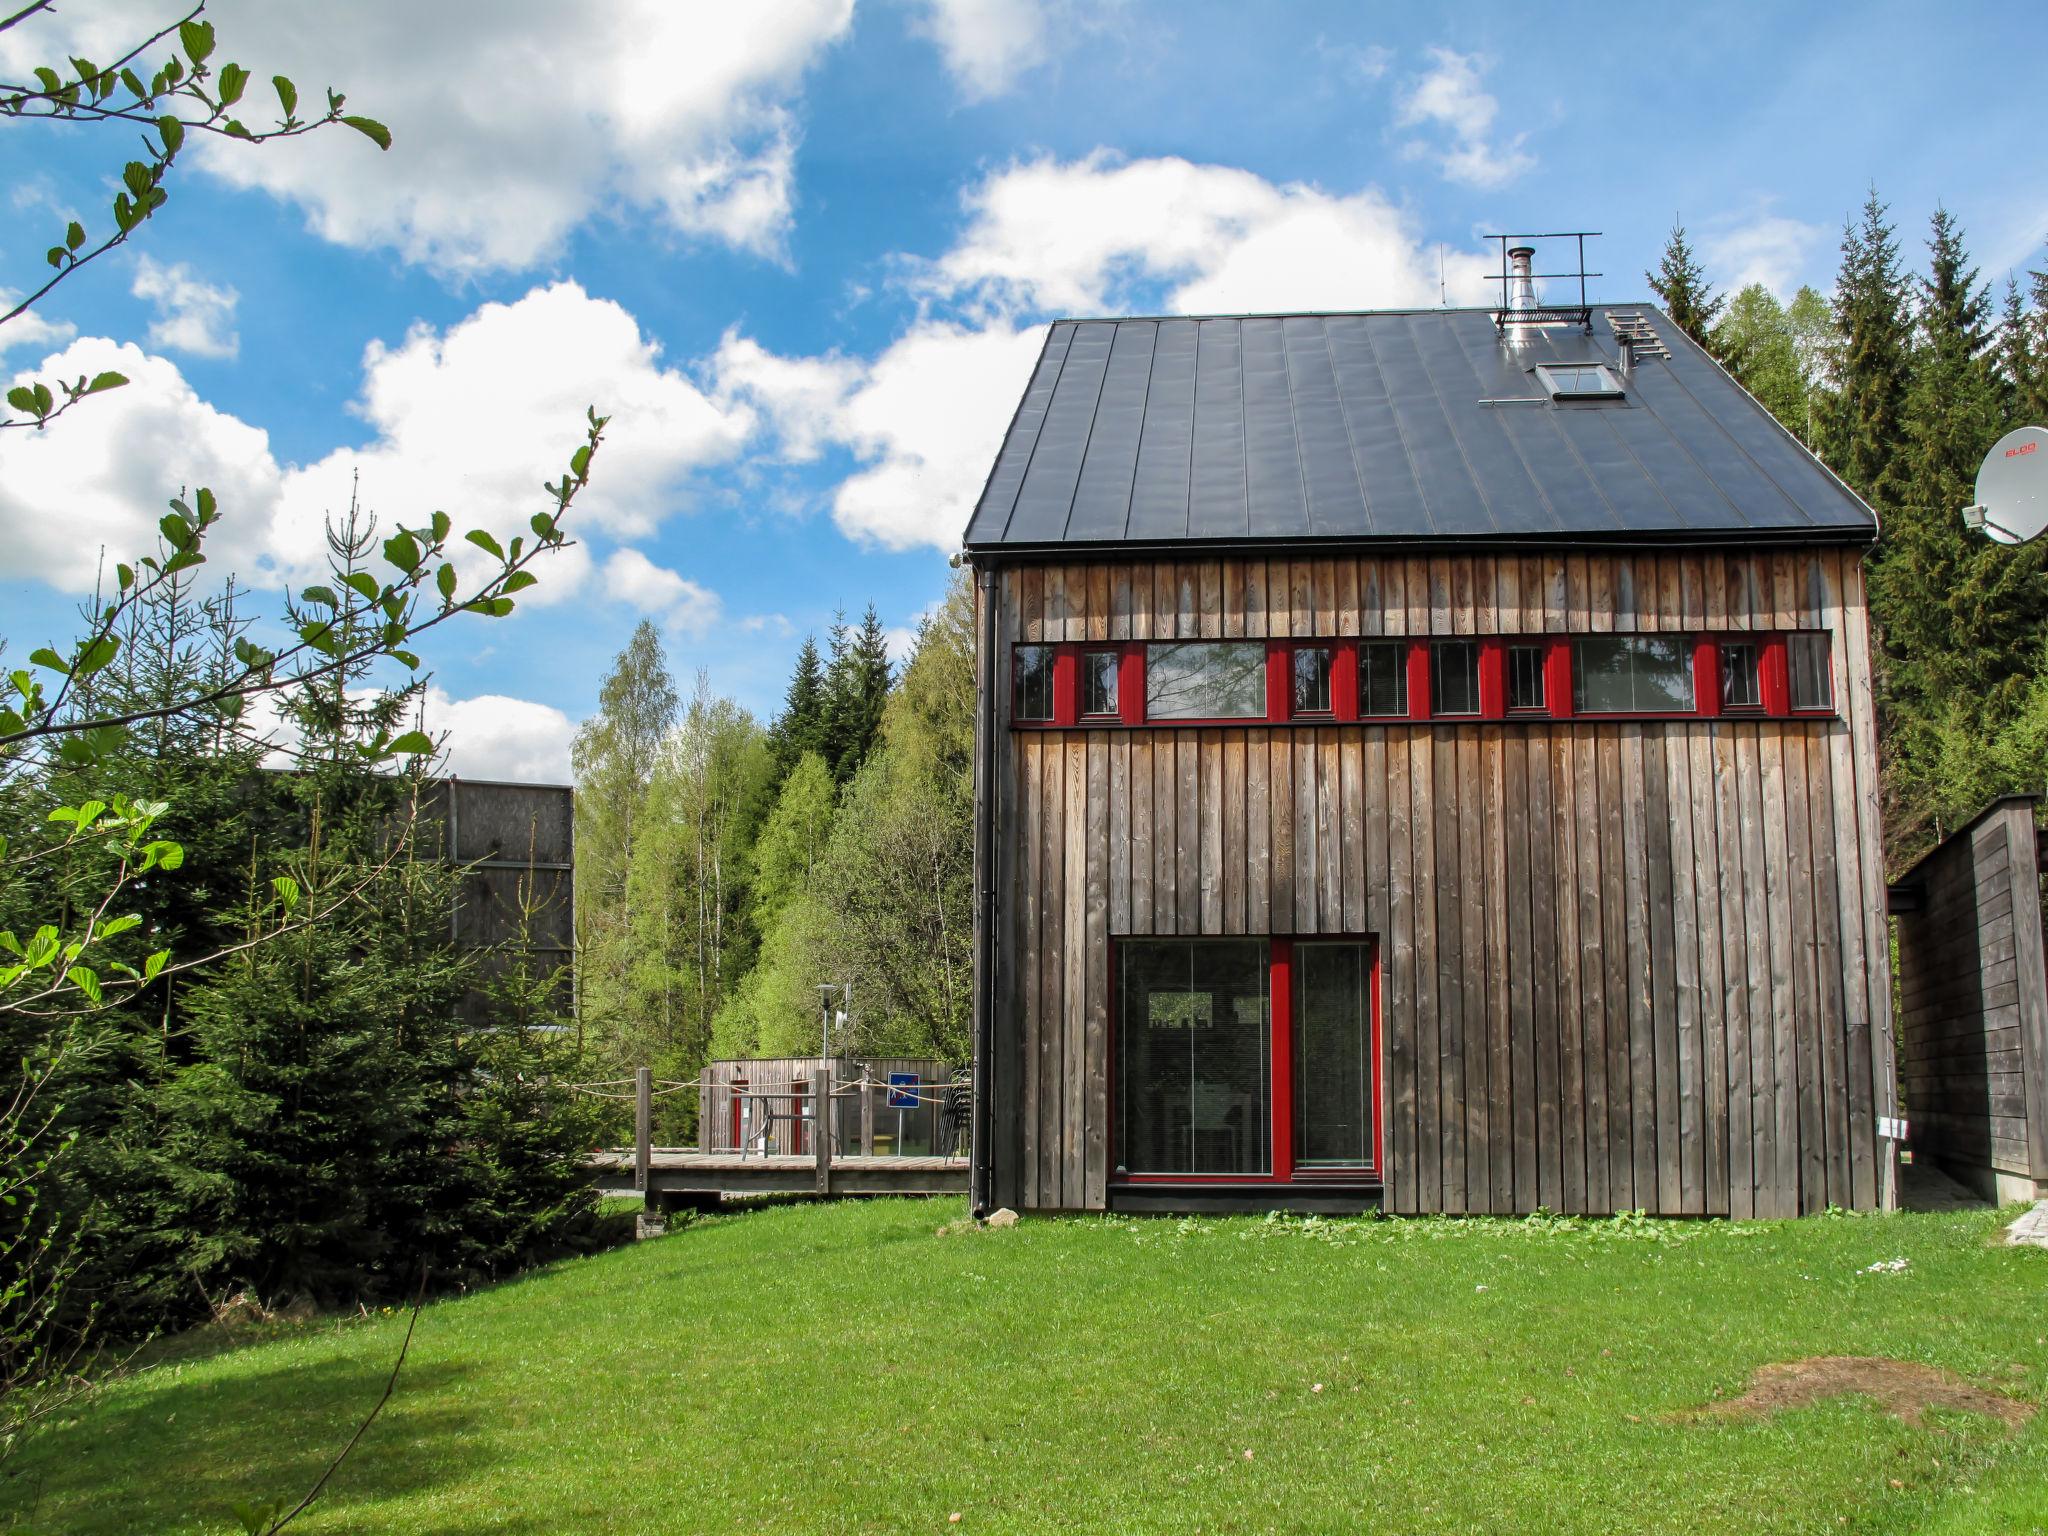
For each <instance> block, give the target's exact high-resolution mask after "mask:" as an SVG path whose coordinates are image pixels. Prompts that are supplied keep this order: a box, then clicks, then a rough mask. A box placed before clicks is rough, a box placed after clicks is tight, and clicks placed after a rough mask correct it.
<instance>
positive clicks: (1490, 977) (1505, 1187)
mask: <svg viewBox="0 0 2048 1536" xmlns="http://www.w3.org/2000/svg"><path fill="white" fill-rule="evenodd" d="M1479 757H1480V763H1481V779H1482V784H1481V789H1480V796H1481V809H1482V812H1483V829H1484V830H1483V838H1484V843H1485V848H1486V859H1485V865H1486V1129H1487V1138H1486V1141H1487V1152H1488V1158H1487V1161H1488V1164H1489V1167H1488V1177H1489V1178H1490V1179H1491V1180H1492V1196H1491V1201H1490V1207H1491V1209H1493V1210H1495V1211H1511V1210H1513V1209H1514V1200H1515V1119H1514V1117H1515V1092H1514V1081H1515V1079H1514V1044H1513V1035H1512V1033H1511V1029H1512V1020H1511V1006H1510V997H1509V985H1508V962H1509V958H1510V956H1509V953H1508V907H1509V905H1510V901H1511V897H1510V894H1509V888H1508V869H1507V828H1506V817H1507V783H1506V769H1505V766H1504V764H1503V763H1502V761H1501V758H1502V750H1501V739H1500V731H1499V729H1498V728H1491V729H1489V730H1487V731H1484V732H1482V734H1481V736H1480V741H1479Z"/></svg>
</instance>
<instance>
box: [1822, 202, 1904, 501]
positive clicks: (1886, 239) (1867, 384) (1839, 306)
mask: <svg viewBox="0 0 2048 1536" xmlns="http://www.w3.org/2000/svg"><path fill="white" fill-rule="evenodd" d="M1886 215H1887V209H1886V207H1885V205H1884V203H1883V202H1882V201H1880V200H1879V198H1878V195H1877V190H1876V188H1874V187H1873V188H1872V189H1871V192H1870V196H1869V198H1868V199H1867V200H1866V201H1865V202H1864V204H1863V216H1862V221H1861V222H1860V223H1856V222H1853V221H1852V222H1851V223H1849V224H1848V225H1846V226H1845V227H1844V228H1843V230H1842V266H1841V271H1840V273H1839V275H1838V276H1837V277H1836V280H1835V296H1834V314H1835V330H1836V334H1837V336H1838V338H1839V350H1838V352H1837V353H1836V357H1835V374H1836V376H1835V378H1834V379H1833V381H1832V383H1833V390H1832V392H1831V394H1830V395H1829V397H1828V401H1827V407H1828V408H1827V409H1826V411H1825V412H1823V413H1822V415H1821V417H1820V419H1819V421H1818V422H1817V424H1816V425H1817V428H1818V432H1817V436H1818V439H1819V442H1818V447H1819V450H1820V455H1821V457H1822V458H1823V459H1825V460H1826V461H1827V463H1828V466H1829V468H1831V469H1833V470H1834V471H1835V473H1836V474H1838V475H1840V476H1841V477H1842V478H1843V479H1844V480H1845V481H1847V482H1848V484H1849V486H1850V488H1851V489H1852V490H1854V491H1855V492H1856V493H1857V494H1858V495H1860V496H1862V497H1863V499H1864V500H1865V501H1868V502H1870V503H1871V504H1872V505H1873V506H1875V507H1877V508H1878V509H1879V511H1880V512H1883V511H1884V510H1886V509H1887V508H1889V507H1891V506H1895V505H1896V504H1897V502H1898V498H1899V495H1900V492H1901V490H1902V480H1903V474H1904V454H1903V452H1902V450H1903V447H1904V444H1905V441H1906V391H1907V388H1908V386H1909V384H1910V383H1911V379H1912V358H1911V352H1912V340H1913V334H1912V309H1911V307H1910V305H1909V303H1908V299H1907V295H1908V287H1907V279H1906V274H1905V272H1904V270H1903V269H1902V268H1901V267H1900V265H1899V245H1898V240H1897V238H1896V235H1895V232H1894V230H1893V228H1892V226H1891V224H1890V223H1889V222H1887V218H1886Z"/></svg>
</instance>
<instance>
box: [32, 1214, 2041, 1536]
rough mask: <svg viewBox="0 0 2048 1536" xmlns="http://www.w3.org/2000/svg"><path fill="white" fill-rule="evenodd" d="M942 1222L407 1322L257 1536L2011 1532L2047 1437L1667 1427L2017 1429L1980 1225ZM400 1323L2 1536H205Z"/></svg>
mask: <svg viewBox="0 0 2048 1536" xmlns="http://www.w3.org/2000/svg"><path fill="white" fill-rule="evenodd" d="M958 1214H959V1206H958V1205H957V1204H956V1203H951V1202H947V1203H920V1202H912V1201H888V1202H878V1203H872V1204H864V1205H863V1204H851V1203H849V1204H838V1205H828V1206H821V1207H806V1206H785V1207H778V1208H773V1209H768V1210H763V1211H758V1212H754V1213H751V1214H744V1215H735V1216H727V1217H722V1218H719V1219H715V1220H710V1221H704V1222H700V1223H698V1224H696V1225H694V1226H691V1227H689V1228H687V1229H684V1230H680V1231H677V1232H674V1233H673V1234H672V1235H670V1236H669V1237H667V1238H664V1239H662V1240H660V1241H657V1242H649V1243H643V1244H640V1245H638V1246H636V1247H633V1248H629V1249H624V1250H620V1251H616V1252H612V1253H609V1254H604V1255H601V1256H598V1257H595V1258H591V1259H586V1260H582V1261H578V1262H575V1263H571V1264H566V1265H563V1266H560V1267H558V1268H554V1269H551V1270H548V1271H545V1272H542V1273H538V1274H535V1275H532V1276H529V1277H527V1278H525V1279H523V1280H520V1281H518V1282H517V1283H514V1284H509V1285H505V1286H501V1287H499V1288H497V1289H495V1290H491V1291H487V1292H484V1293H481V1294H478V1295H474V1296H469V1297H465V1298H461V1299H458V1300H451V1301H445V1302H442V1303H440V1304H438V1305H436V1306H433V1307H431V1308H429V1309H428V1310H427V1312H426V1313H425V1314H424V1316H423V1317H422V1318H421V1321H420V1327H419V1334H418V1337H417V1339H416V1341H415V1343H414V1346H413V1355H412V1361H411V1363H410V1365H409V1366H408V1367H407V1370H406V1374H405V1377H404V1380H403V1383H402V1385H401V1387H400V1389H399V1394H398V1396H397V1397H396V1398H395V1399H394V1401H393V1403H392V1406H391V1408H390V1409H389V1410H388V1412H387V1413H386V1415H385V1417H384V1418H383V1420H382V1421H381V1422H380V1423H379V1424H378V1425H377V1427H376V1428H375V1429H374V1430H373V1431H372V1433H371V1435H370V1437H369V1438H368V1440H366V1442H365V1443H364V1445H363V1447H362V1449H361V1450H360V1451H359V1452H358V1454H357V1455H356V1457H355V1458H354V1459H353V1460H352V1461H351V1462H350V1463H349V1464H348V1465H347V1466H346V1467H345V1468H344V1470H343V1471H342V1473H341V1474H340V1475H339V1477H338V1478H337V1480H336V1481H335V1483H334V1484H333V1485H332V1487H331V1490H330V1494H329V1496H328V1498H327V1500H326V1502H325V1503H324V1504H323V1505H322V1507H321V1508H320V1509H319V1510H318V1511H317V1512H316V1514H315V1515H314V1516H312V1517H309V1518H307V1519H306V1520H304V1521H302V1522H301V1523H300V1525H299V1526H297V1527H295V1529H298V1530H304V1531H307V1532H319V1531H326V1532H339V1531H363V1532H391V1533H425V1532H434V1533H453V1532H471V1531H511V1532H531V1533H536V1536H538V1533H551V1536H552V1533H559V1532H616V1533H621V1536H627V1533H635V1536H637V1533H643V1532H666V1531H700V1530H701V1531H735V1530H737V1531H760V1530H776V1531H813V1530H818V1531H868V1530H875V1531H884V1530H886V1531H897V1530H907V1531H918V1530H933V1531H942V1530H948V1529H953V1528H956V1527H954V1526H952V1525H950V1524H949V1519H948V1517H949V1516H950V1515H951V1514H953V1513H955V1512H957V1513H959V1514H960V1516H961V1520H960V1522H959V1524H958V1526H957V1528H958V1529H961V1530H966V1531H1020V1532H1037V1531H1047V1530H1061V1529H1065V1530H1110V1531H1186V1532H1195V1531H1203V1532H1223V1531H1287V1532H1292V1531H1347V1532H1348V1531H1358V1530H1373V1531H1400V1532H1409V1531H1442V1532H1458V1533H1465V1532H1473V1531H1524V1530H1527V1531H1541V1532H1544V1533H1563V1532H1581V1531H1583V1532H1609V1531H1678V1532H1685V1533H1687V1536H1698V1533H1705V1532H1717V1531H1741V1532H1752V1531H1844V1530H1846V1531H1863V1532H1884V1533H1896V1532H1941V1533H1943V1536H1956V1533H1964V1532H1969V1533H1986V1536H1988V1533H1993V1532H1997V1533H2001V1536H2003V1533H2007V1532H2025V1531H2048V1414H2043V1415H2040V1416H2038V1417H2037V1418H2035V1419H2034V1420H2033V1421H2032V1422H2030V1423H2029V1424H2027V1425H2026V1426H2025V1427H2023V1428H2021V1429H2019V1430H2017V1431H2011V1432H2008V1431H2006V1430H2005V1429H2003V1428H2002V1427H2000V1426H1998V1425H1996V1424H1995V1423H1993V1422H1992V1421H1990V1420H1988V1419H1984V1418H1981V1417H1978V1416H1975V1415H1965V1414H1947V1413H1937V1414H1935V1415H1933V1416H1931V1417H1930V1419H1929V1421H1928V1424H1927V1425H1926V1427H1924V1428H1918V1429H1915V1428H1909V1427H1908V1426H1906V1425H1905V1424H1903V1423H1901V1422H1899V1421H1898V1420H1896V1419H1893V1418H1891V1417H1889V1416H1887V1415H1885V1414H1883V1413H1881V1412H1879V1411H1878V1410H1877V1409H1876V1408H1875V1407H1874V1406H1872V1405H1871V1404H1870V1403H1869V1402H1868V1401H1866V1400H1863V1399H1855V1398H1847V1399H1834V1400H1830V1401H1826V1402H1823V1403H1821V1404H1819V1405H1817V1406H1814V1407H1810V1408H1805V1409H1800V1410H1796V1411H1792V1412H1787V1413H1783V1414H1780V1415H1778V1416H1776V1417H1774V1418H1771V1419H1767V1420H1763V1421H1747V1422H1735V1421H1728V1420H1722V1419H1699V1418H1696V1417H1693V1416H1692V1415H1691V1414H1690V1412H1689V1410H1692V1409H1694V1408H1696V1407H1698V1406H1699V1405H1702V1404H1705V1403H1708V1402H1711V1401H1712V1400H1713V1399H1714V1398H1716V1397H1717V1396H1728V1395H1732V1394H1734V1393H1737V1392H1739V1391H1741V1390H1742V1388H1743V1386H1744V1384H1745V1382H1746V1380H1747V1378H1748V1376H1749V1373H1750V1371H1751V1370H1753V1369H1754V1368H1755V1367H1757V1366H1760V1365H1763V1364H1765V1363H1767V1362H1772V1361H1784V1360H1797V1359H1801V1358H1804V1357H1807V1356H1813V1355H1883V1356H1891V1357H1895V1358H1898V1359H1903V1360H1912V1361H1923V1362H1928V1363H1932V1364H1937V1365H1940V1366H1944V1367H1947V1368H1948V1369H1950V1370H1953V1371H1955V1372H1957V1373H1960V1374H1961V1375H1962V1376H1964V1377H1967V1378H1969V1379H1970V1380H1971V1381H1973V1382H1975V1383H1977V1384H1979V1385H1985V1386H1994V1387H1997V1388H1999V1389H2001V1390H2003V1391H2005V1392H2008V1393H2010V1394H2012V1395H2014V1396H2015V1397H2018V1398H2021V1399H2024V1400H2025V1401H2027V1402H2031V1403H2038V1402H2040V1401H2041V1400H2042V1396H2043V1382H2044V1377H2048V1251H2041V1250H2035V1249H2019V1250H2015V1249H2007V1248H2003V1247H2000V1246H1996V1244H1995V1239H1996V1237H1997V1236H1998V1232H1999V1226H2000V1218H1998V1217H1996V1216H1994V1215H1991V1214H1988V1213H1964V1214H1958V1215H1939V1216H1932V1215H1920V1216H1903V1215H1902V1216H1889V1217H1857V1218H1820V1219H1813V1220H1808V1221H1804V1222H1794V1223H1783V1224H1764V1223H1759V1224H1753V1225H1743V1226H1731V1225H1728V1224H1726V1223H1708V1224H1700V1223H1691V1224H1684V1223H1640V1222H1637V1223H1630V1222H1614V1223H1597V1224H1582V1225H1569V1224H1555V1223H1545V1222H1541V1221H1538V1222H1496V1221H1483V1220H1475V1221H1459V1222H1453V1221H1345V1222H1300V1221H1287V1222H1281V1221H1273V1222H1266V1221H1259V1220H1253V1219H1233V1220H1210V1221H1198V1222H1176V1221H1172V1220H1166V1219H1149V1220H1131V1219H1073V1220H1050V1219H1048V1220H1031V1221H1026V1222H1025V1223H1023V1224H1022V1225H1021V1226H1019V1227H1017V1228H1016V1229H1015V1230H1012V1231H1007V1232H987V1233H969V1234H965V1235H954V1236H947V1237H938V1236H935V1235H934V1228H935V1227H937V1226H938V1225H939V1224H940V1223H941V1222H943V1221H946V1220H948V1219H949V1218H953V1217H956V1216H957V1215H958ZM2007 1215H2008V1216H2009V1215H2010V1213H2007ZM1895 1258H1904V1259H1906V1260H1907V1261H1908V1265H1907V1268H1906V1269H1905V1270H1904V1271H1902V1272H1879V1273H1870V1272H1866V1266H1868V1265H1870V1264H1873V1263H1876V1262H1878V1261H1889V1260H1892V1259H1895ZM402 1325H403V1320H402V1319H398V1318H384V1319H377V1320H374V1321H371V1322H356V1323H346V1324H323V1325H316V1326H309V1327H307V1328H305V1329H304V1330H302V1331H300V1332H298V1333H296V1334H293V1335H290V1336H287V1337H283V1338H277V1339H272V1340H268V1341H265V1342H262V1343H259V1344H252V1345H249V1346H246V1347H243V1348H240V1349H237V1350H234V1351H231V1352H228V1353H223V1354H217V1355H214V1356H212V1357H210V1358H203V1359H188V1360H186V1361H184V1362H183V1363H177V1364H165V1365H162V1366H159V1367H157V1368H155V1369H152V1370H149V1371H146V1372H143V1373H141V1374H140V1375H138V1376H136V1377H134V1378H133V1379H131V1380H129V1381H127V1382H124V1383H122V1384H120V1385H118V1386H116V1387H114V1388H113V1389H111V1390H109V1391H108V1392H107V1393H106V1394H105V1395H104V1397H103V1398H101V1399H100V1400H99V1401H98V1402H97V1403H95V1404H94V1405H93V1406H92V1407H91V1408H90V1409H89V1410H87V1411H86V1412H84V1413H82V1414H80V1415H79V1416H78V1417H76V1418H75V1419H72V1420H70V1421H68V1422H65V1423H62V1424H59V1425H57V1426H56V1427H55V1428H54V1429H52V1430H51V1431H50V1432H48V1433H47V1434H46V1435H45V1436H44V1437H43V1438H42V1439H41V1440H40V1441H39V1442H38V1443H37V1444H36V1445H35V1446H34V1447H33V1448H32V1449H31V1450H30V1451H29V1452H28V1454H27V1455H26V1456H25V1457H23V1458H22V1459H21V1460H20V1461H19V1462H18V1463H17V1464H16V1467H15V1468H14V1469H13V1470H14V1476H13V1477H12V1478H11V1479H10V1495H11V1496H13V1497H15V1498H16V1499H17V1500H19V1499H20V1498H21V1497H22V1494H23V1490H24V1489H27V1488H31V1487H33V1488H36V1489H39V1500H40V1502H39V1505H38V1507H37V1508H36V1509H35V1510H34V1512H33V1516H32V1523H33V1526H34V1528H35V1529H36V1530H37V1531H39V1532H100V1531H105V1532H115V1531H118V1532H135V1531H147V1532H159V1531H185V1530H202V1529H205V1530H219V1529H223V1528H227V1529H233V1528H234V1527H233V1523H232V1521H224V1520H223V1516H224V1513H225V1511H226V1510H227V1509H228V1508H229V1506H230V1505H231V1503H232V1502H233V1501H235V1500H236V1499H242V1498H248V1497H251V1496H252V1495H254V1496H261V1497H269V1496H272V1495H275V1494H281V1493H287V1492H289V1493H292V1494H296V1493H297V1492H298V1491H299V1490H300V1489H301V1488H302V1486H303V1485H304V1484H305V1483H307V1482H308V1481H309V1479H310V1478H311V1477H312V1476H313V1475H314V1474H315V1473H316V1472H317V1470H318V1468H319V1467H320V1465H321V1464H322V1463H323V1462H324V1460H325V1458H326V1457H327V1455H328V1454H329V1453H330V1452H331V1450H332V1449H333V1447H334V1446H335V1445H337V1444H338V1443H339V1442H340V1441H341V1440H342V1439H343V1438H345V1436H346V1434H347V1432H348V1430H349V1428H350V1427H351V1425H352V1422H353V1420H354V1418H355V1417H356V1416H357V1415H359V1414H360V1412H361V1411H362V1410H363V1408H364V1407H365V1406H366V1405H367V1404H368V1403H369V1402H370V1401H371V1400H373V1399H374V1397H375V1395H376V1393H377V1391H378V1390H379V1388H380V1387H381V1384H382V1379H383V1376H384V1374H385V1371H386V1369H387V1367H388V1365H389V1362H390V1359H391V1357H392V1354H393V1352H394V1351H395V1349H396V1347H397V1342H398V1337H399V1334H400V1331H401V1329H402ZM1318 1386H1320V1388H1321V1390H1320V1391H1318V1390H1317V1388H1318ZM12 1512H13V1513H16V1514H20V1513H25V1512H26V1511H23V1510H21V1509H19V1508H17V1509H16V1510H14V1511H12Z"/></svg>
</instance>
